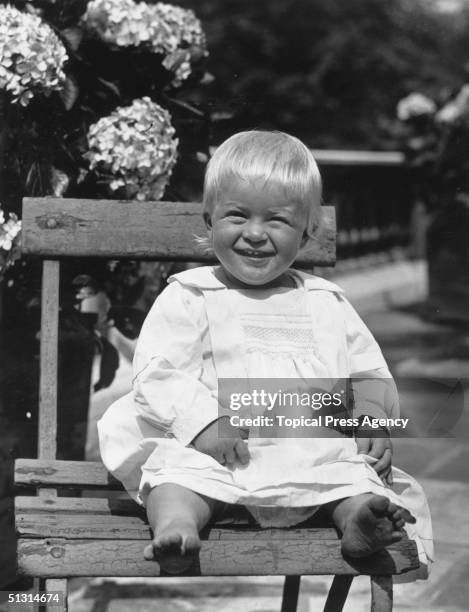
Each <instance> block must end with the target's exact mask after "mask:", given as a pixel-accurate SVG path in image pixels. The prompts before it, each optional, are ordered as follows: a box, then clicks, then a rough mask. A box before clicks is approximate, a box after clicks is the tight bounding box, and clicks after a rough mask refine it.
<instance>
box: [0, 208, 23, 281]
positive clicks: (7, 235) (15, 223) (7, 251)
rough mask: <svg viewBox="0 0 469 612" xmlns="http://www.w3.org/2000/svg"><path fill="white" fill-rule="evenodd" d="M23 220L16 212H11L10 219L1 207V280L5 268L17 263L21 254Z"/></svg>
mask: <svg viewBox="0 0 469 612" xmlns="http://www.w3.org/2000/svg"><path fill="white" fill-rule="evenodd" d="M20 232H21V221H19V220H18V217H17V216H16V215H15V214H14V213H10V214H9V218H8V221H6V220H5V214H4V212H3V210H2V209H1V208H0V280H1V278H2V276H3V274H4V273H5V270H6V269H7V268H8V267H9V266H11V265H12V264H14V263H15V261H16V260H17V259H18V258H19V256H20Z"/></svg>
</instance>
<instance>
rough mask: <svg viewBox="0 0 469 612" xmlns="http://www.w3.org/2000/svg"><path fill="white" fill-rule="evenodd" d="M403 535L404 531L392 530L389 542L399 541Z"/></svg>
mask: <svg viewBox="0 0 469 612" xmlns="http://www.w3.org/2000/svg"><path fill="white" fill-rule="evenodd" d="M403 537H404V532H402V531H393V532H392V534H391V542H392V543H393V544H395V543H396V542H400V541H401V540H402V538H403Z"/></svg>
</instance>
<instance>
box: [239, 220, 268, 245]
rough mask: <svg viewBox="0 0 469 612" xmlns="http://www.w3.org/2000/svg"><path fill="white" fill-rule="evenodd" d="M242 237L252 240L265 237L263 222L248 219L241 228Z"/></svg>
mask: <svg viewBox="0 0 469 612" xmlns="http://www.w3.org/2000/svg"><path fill="white" fill-rule="evenodd" d="M243 237H244V238H245V239H246V240H251V241H252V242H260V241H262V240H265V239H266V238H267V233H266V230H265V227H264V225H263V223H260V222H258V221H250V222H249V223H246V225H245V226H244V230H243Z"/></svg>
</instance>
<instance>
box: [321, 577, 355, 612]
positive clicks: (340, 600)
mask: <svg viewBox="0 0 469 612" xmlns="http://www.w3.org/2000/svg"><path fill="white" fill-rule="evenodd" d="M352 580H353V576H349V575H338V576H334V580H333V581H332V584H331V588H330V589H329V593H328V594H327V599H326V603H325V604H324V612H342V609H343V607H344V604H345V601H346V599H347V595H348V592H349V590H350V585H351V584H352Z"/></svg>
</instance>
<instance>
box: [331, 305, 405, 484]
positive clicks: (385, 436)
mask: <svg viewBox="0 0 469 612" xmlns="http://www.w3.org/2000/svg"><path fill="white" fill-rule="evenodd" d="M339 301H340V304H341V308H342V313H343V316H344V319H345V332H346V343H347V359H348V364H349V375H350V378H351V386H352V392H353V395H354V414H353V416H354V417H358V418H360V417H361V416H364V415H368V416H371V417H374V418H387V417H391V418H396V417H398V416H399V412H400V408H399V398H398V394H397V389H396V385H395V383H394V380H393V378H392V376H391V373H390V372H389V369H388V367H387V363H386V361H385V359H384V357H383V354H382V352H381V349H380V347H379V345H378V343H377V342H376V340H375V339H374V337H373V334H372V333H371V332H370V330H369V329H368V327H367V326H366V325H365V323H364V322H363V321H362V319H361V318H360V316H359V315H358V313H357V312H356V311H355V309H354V308H353V306H352V305H351V304H350V303H349V302H348V300H346V299H345V298H344V297H343V296H339ZM389 434H390V432H389V431H385V430H383V429H378V430H369V431H364V430H363V429H361V431H359V433H358V435H357V438H356V441H357V446H358V452H359V453H364V454H367V455H370V456H371V457H374V458H376V459H377V460H378V461H377V462H376V463H375V464H374V465H373V467H374V468H375V470H376V471H377V473H378V474H379V475H380V477H381V478H382V479H383V481H385V482H388V483H389V484H391V481H392V476H391V462H392V444H391V440H390V436H389Z"/></svg>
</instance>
